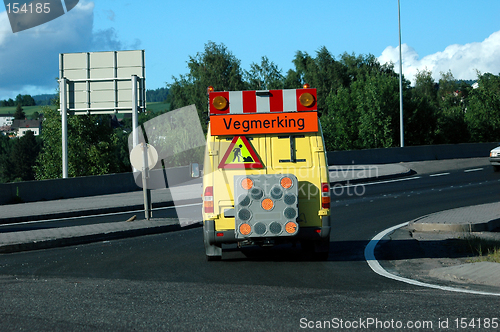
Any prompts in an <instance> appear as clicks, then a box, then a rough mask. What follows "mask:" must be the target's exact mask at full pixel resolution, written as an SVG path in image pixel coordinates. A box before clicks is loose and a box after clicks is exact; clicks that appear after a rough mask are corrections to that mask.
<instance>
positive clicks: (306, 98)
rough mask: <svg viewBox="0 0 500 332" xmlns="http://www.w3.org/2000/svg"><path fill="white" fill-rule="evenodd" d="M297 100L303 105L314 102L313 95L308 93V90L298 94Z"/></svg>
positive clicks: (306, 105) (307, 105) (309, 104)
mask: <svg viewBox="0 0 500 332" xmlns="http://www.w3.org/2000/svg"><path fill="white" fill-rule="evenodd" d="M299 101H300V103H301V104H302V105H304V106H305V107H309V106H311V105H312V104H314V96H313V95H312V94H310V93H309V92H305V93H303V94H301V95H300V97H299Z"/></svg>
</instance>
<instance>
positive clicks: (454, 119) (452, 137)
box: [437, 71, 470, 143]
mask: <svg viewBox="0 0 500 332" xmlns="http://www.w3.org/2000/svg"><path fill="white" fill-rule="evenodd" d="M458 88H459V85H458V83H457V80H456V79H455V78H454V77H453V74H452V73H451V71H448V72H447V73H441V78H440V79H439V90H438V107H439V111H438V130H437V143H464V142H468V141H469V139H470V132H469V130H468V128H467V123H466V121H465V112H466V100H465V98H464V96H463V93H462V92H461V91H459V90H458Z"/></svg>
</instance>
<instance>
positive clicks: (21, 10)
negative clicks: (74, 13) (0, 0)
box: [4, 0, 79, 33]
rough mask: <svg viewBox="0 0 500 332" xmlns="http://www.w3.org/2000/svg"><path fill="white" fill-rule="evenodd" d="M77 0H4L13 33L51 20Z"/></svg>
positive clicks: (74, 4)
mask: <svg viewBox="0 0 500 332" xmlns="http://www.w3.org/2000/svg"><path fill="white" fill-rule="evenodd" d="M78 2H79V0H34V1H7V0H4V4H5V10H6V11H7V16H8V17H9V22H10V26H11V28H12V32H13V33H16V32H19V31H23V30H27V29H31V28H34V27H36V26H38V25H41V24H44V23H47V22H49V21H52V20H53V19H56V18H58V17H59V16H62V15H64V14H66V13H67V12H69V11H70V10H71V9H73V8H75V6H76V5H77V4H78Z"/></svg>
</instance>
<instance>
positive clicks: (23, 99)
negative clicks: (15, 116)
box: [0, 94, 36, 107]
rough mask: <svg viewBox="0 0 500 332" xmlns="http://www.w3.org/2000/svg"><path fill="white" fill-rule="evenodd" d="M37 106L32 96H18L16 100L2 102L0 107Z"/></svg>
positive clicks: (0, 101)
mask: <svg viewBox="0 0 500 332" xmlns="http://www.w3.org/2000/svg"><path fill="white" fill-rule="evenodd" d="M18 105H21V106H36V101H35V99H33V97H32V96H31V95H21V94H18V95H17V97H16V99H12V98H9V99H5V100H0V107H9V106H10V107H13V106H18Z"/></svg>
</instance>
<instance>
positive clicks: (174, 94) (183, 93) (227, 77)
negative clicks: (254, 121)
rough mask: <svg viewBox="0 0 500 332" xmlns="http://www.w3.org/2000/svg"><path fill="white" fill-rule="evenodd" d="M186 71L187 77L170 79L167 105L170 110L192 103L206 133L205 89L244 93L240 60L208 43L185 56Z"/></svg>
mask: <svg viewBox="0 0 500 332" xmlns="http://www.w3.org/2000/svg"><path fill="white" fill-rule="evenodd" d="M188 68H189V73H188V74H186V75H180V76H179V77H178V78H176V77H173V80H174V83H172V84H171V85H170V86H169V90H170V93H169V95H168V97H169V98H168V99H167V102H170V105H171V109H177V108H181V107H184V106H188V105H191V104H195V105H196V109H197V110H198V114H199V116H200V120H201V124H202V126H203V129H204V130H206V123H207V120H208V104H207V88H208V87H209V86H213V87H214V89H215V91H224V90H228V91H239V90H244V88H245V83H244V82H243V73H242V70H241V68H240V60H238V59H237V58H236V57H235V56H234V55H233V54H232V53H231V52H230V51H229V50H228V49H227V48H226V46H224V44H216V43H214V42H208V43H207V44H205V50H204V52H202V53H198V54H196V56H190V57H189V61H188Z"/></svg>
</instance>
